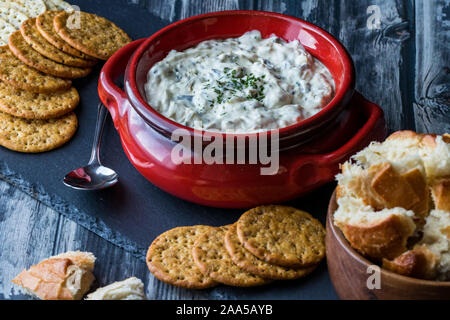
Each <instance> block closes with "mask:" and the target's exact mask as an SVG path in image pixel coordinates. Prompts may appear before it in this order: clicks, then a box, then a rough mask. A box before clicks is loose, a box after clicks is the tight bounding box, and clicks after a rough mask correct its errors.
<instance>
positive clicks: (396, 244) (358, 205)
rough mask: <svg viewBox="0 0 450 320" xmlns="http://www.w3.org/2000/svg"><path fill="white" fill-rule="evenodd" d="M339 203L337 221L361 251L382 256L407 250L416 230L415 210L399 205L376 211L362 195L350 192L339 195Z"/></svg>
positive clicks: (351, 242) (335, 216) (354, 246)
mask: <svg viewBox="0 0 450 320" xmlns="http://www.w3.org/2000/svg"><path fill="white" fill-rule="evenodd" d="M338 205H339V208H338V210H337V211H336V212H335V214H334V223H335V224H336V225H337V226H338V227H339V228H340V229H341V230H342V232H343V233H344V236H345V238H346V239H347V240H348V241H349V243H350V244H351V246H352V247H353V248H355V249H356V250H358V251H359V252H360V253H362V254H363V255H365V256H367V257H370V258H373V259H376V260H381V259H383V258H387V259H394V258H396V257H398V256H399V255H400V254H402V253H403V252H405V251H407V247H406V245H407V240H408V238H409V237H411V236H412V235H413V234H414V232H415V230H416V225H415V223H414V221H413V217H414V212H412V211H410V210H406V209H403V208H398V207H397V208H392V209H384V210H381V211H374V210H373V208H372V207H371V206H368V205H366V204H365V203H364V202H363V201H362V200H361V199H358V198H353V197H349V196H345V197H342V198H340V199H338Z"/></svg>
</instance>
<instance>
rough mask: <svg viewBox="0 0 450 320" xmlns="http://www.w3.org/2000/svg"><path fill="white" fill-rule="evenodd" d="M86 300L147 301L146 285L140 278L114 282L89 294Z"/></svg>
mask: <svg viewBox="0 0 450 320" xmlns="http://www.w3.org/2000/svg"><path fill="white" fill-rule="evenodd" d="M86 300H147V298H146V296H145V293H144V284H143V283H142V281H141V280H140V279H138V278H134V277H133V278H129V279H126V280H123V281H119V282H114V283H112V284H110V285H108V286H106V287H103V288H99V289H97V290H96V291H94V292H93V293H90V294H88V296H87V297H86Z"/></svg>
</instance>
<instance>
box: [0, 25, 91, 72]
mask: <svg viewBox="0 0 450 320" xmlns="http://www.w3.org/2000/svg"><path fill="white" fill-rule="evenodd" d="M8 45H9V48H10V49H11V51H12V53H13V54H14V55H15V56H16V57H17V58H19V59H20V60H21V61H22V62H23V63H25V64H27V65H28V66H30V67H32V68H35V69H37V70H39V71H41V72H44V73H47V74H49V75H52V76H55V77H60V78H65V79H77V78H83V77H85V76H87V75H88V74H89V73H91V71H92V69H90V68H78V67H70V66H66V65H63V64H60V63H57V62H55V61H53V60H50V59H48V58H46V57H44V56H43V55H42V54H40V53H39V52H37V51H36V50H34V49H33V48H32V47H31V46H29V45H28V43H27V42H26V41H25V39H24V38H23V36H22V33H21V32H20V31H16V32H14V33H13V34H12V35H11V36H10V37H9V42H8Z"/></svg>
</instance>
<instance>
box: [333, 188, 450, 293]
mask: <svg viewBox="0 0 450 320" xmlns="http://www.w3.org/2000/svg"><path fill="white" fill-rule="evenodd" d="M333 202H334V203H333ZM331 205H335V206H337V202H336V190H335V191H334V193H333V195H332V196H331V199H330V207H331ZM333 216H334V212H328V217H327V219H328V224H329V226H330V229H331V232H332V234H333V235H334V236H335V238H336V240H337V242H338V243H339V245H340V246H341V247H343V248H344V249H345V251H347V252H348V254H350V256H351V257H352V259H353V260H356V261H358V262H359V263H360V264H362V265H363V266H364V267H365V268H366V269H367V268H368V267H370V266H372V265H374V263H373V262H370V261H369V260H368V259H366V258H365V257H363V256H362V255H361V254H359V253H358V252H357V251H356V250H355V249H353V248H352V246H351V245H350V243H348V241H347V239H345V237H344V234H343V233H342V231H341V230H339V228H337V227H336V226H335V225H334V221H333ZM380 270H381V273H382V274H384V275H385V276H387V277H390V278H396V279H398V280H400V281H403V282H411V283H415V284H418V285H421V286H424V287H450V281H435V280H423V279H417V278H413V277H407V276H404V275H401V274H398V273H394V272H392V271H389V270H386V269H384V268H380Z"/></svg>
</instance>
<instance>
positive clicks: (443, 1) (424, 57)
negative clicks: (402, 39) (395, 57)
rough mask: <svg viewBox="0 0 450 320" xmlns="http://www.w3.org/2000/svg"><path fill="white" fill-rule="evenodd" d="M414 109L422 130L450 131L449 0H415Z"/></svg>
mask: <svg viewBox="0 0 450 320" xmlns="http://www.w3.org/2000/svg"><path fill="white" fill-rule="evenodd" d="M415 15H416V52H415V56H416V59H415V65H416V75H415V102H414V112H415V121H416V126H417V129H418V130H419V131H422V132H430V133H445V132H450V1H448V0H434V1H428V0H417V1H416V10H415Z"/></svg>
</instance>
